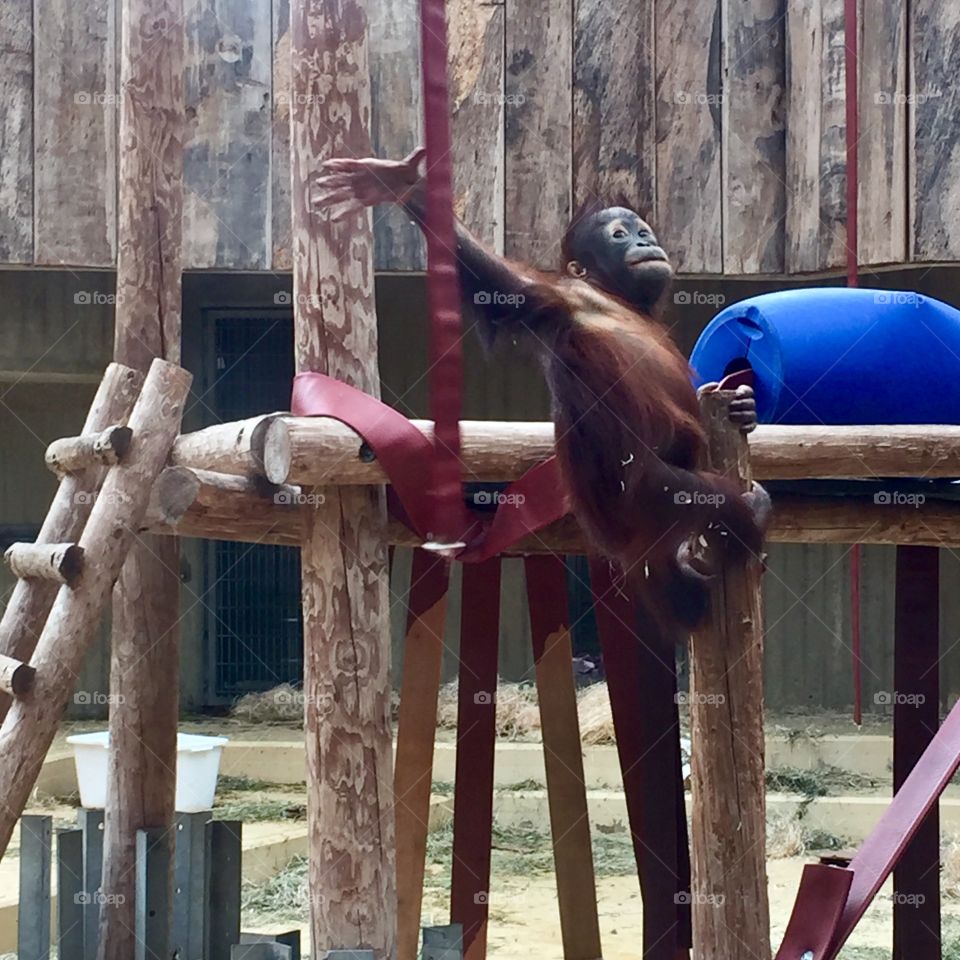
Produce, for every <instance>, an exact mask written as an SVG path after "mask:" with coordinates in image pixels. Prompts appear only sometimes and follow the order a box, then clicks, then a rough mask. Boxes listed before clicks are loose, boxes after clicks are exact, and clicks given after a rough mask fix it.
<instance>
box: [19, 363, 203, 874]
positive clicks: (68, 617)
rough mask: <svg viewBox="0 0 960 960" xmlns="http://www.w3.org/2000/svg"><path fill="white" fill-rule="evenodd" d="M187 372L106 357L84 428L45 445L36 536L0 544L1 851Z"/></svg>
mask: <svg viewBox="0 0 960 960" xmlns="http://www.w3.org/2000/svg"><path fill="white" fill-rule="evenodd" d="M191 380H192V378H191V376H190V374H189V373H187V371H186V370H184V369H182V368H181V367H179V366H177V365H176V364H172V363H167V362H166V361H164V360H154V361H153V363H152V365H151V367H150V370H149V372H148V373H147V375H146V377H144V376H143V375H142V374H140V373H138V372H137V371H136V370H132V369H130V368H129V367H124V366H122V365H121V364H117V363H113V364H111V365H110V366H109V367H108V368H107V370H106V373H105V375H104V378H103V381H102V382H101V384H100V388H99V389H98V391H97V394H96V397H95V398H94V401H93V405H92V406H91V408H90V412H89V414H88V415H87V419H86V423H85V424H84V427H83V432H82V434H81V435H80V436H79V437H71V438H67V439H64V440H58V441H56V442H55V443H53V444H51V446H50V447H49V448H48V450H47V456H46V460H47V465H48V466H49V467H50V468H51V469H52V470H54V471H55V472H56V473H57V474H58V476H59V477H60V486H59V488H58V490H57V493H56V496H55V497H54V500H53V504H52V505H51V507H50V511H49V513H48V514H47V517H46V520H45V521H44V523H43V526H42V528H41V530H40V534H39V536H38V538H37V542H36V543H16V544H14V545H13V546H11V547H10V549H9V550H8V551H7V553H6V560H7V562H8V563H9V564H10V567H11V569H12V570H13V572H14V573H15V574H16V575H17V577H18V582H17V585H16V587H15V589H14V591H13V594H12V595H11V598H10V602H9V603H8V605H7V607H6V610H5V611H4V614H3V617H2V619H0V721H2V726H0V857H2V855H3V853H4V852H5V851H6V849H7V845H8V843H9V842H10V836H11V834H12V832H13V828H14V826H15V825H16V822H17V820H18V819H19V817H20V815H21V813H22V812H23V809H24V807H25V806H26V804H27V800H28V798H29V796H30V792H31V791H32V789H33V786H34V784H35V783H36V780H37V777H38V776H39V774H40V770H41V767H42V766H43V761H44V758H45V757H46V754H47V751H48V750H49V749H50V745H51V744H52V742H53V738H54V736H55V735H56V731H57V727H58V725H59V723H60V720H61V717H62V716H63V712H64V710H65V709H66V706H67V702H68V700H69V698H70V695H71V693H72V692H73V689H74V685H75V684H76V679H77V677H78V676H79V674H80V670H81V669H82V667H83V662H84V659H85V657H86V654H87V652H88V650H89V648H90V646H91V644H92V642H93V639H94V636H95V634H96V630H97V627H98V625H99V623H100V619H101V617H102V615H103V610H104V607H105V606H106V604H107V602H108V600H109V598H110V593H111V591H112V589H113V584H114V582H115V580H116V579H117V577H118V576H119V574H120V569H121V567H122V566H123V562H124V560H125V558H126V555H127V553H128V551H129V550H130V547H131V545H132V544H133V541H134V538H135V537H136V536H137V533H138V531H139V529H140V528H141V525H142V523H143V520H144V516H145V514H146V512H147V506H148V504H149V502H150V496H151V492H152V490H153V487H154V484H155V482H156V480H157V477H158V476H159V474H160V472H161V470H163V468H164V465H165V464H166V461H167V459H168V457H169V455H170V448H171V447H172V446H173V443H174V441H175V440H176V438H177V435H178V433H179V432H180V421H181V418H182V415H183V409H184V406H185V404H186V400H187V395H188V393H189V390H190V383H191Z"/></svg>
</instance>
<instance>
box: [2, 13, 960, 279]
mask: <svg viewBox="0 0 960 960" xmlns="http://www.w3.org/2000/svg"><path fill="white" fill-rule="evenodd" d="M118 2H119V0H86V2H84V3H82V4H78V3H68V2H66V0H7V2H6V3H4V4H2V7H0V35H2V36H3V38H4V42H3V44H2V47H0V263H31V262H32V263H36V264H39V265H45V266H46V265H49V266H60V265H70V266H81V265H82V266H94V267H108V266H110V265H112V264H113V262H114V256H115V233H116V124H117V97H116V93H117V50H116V46H117V16H118V14H117V4H118ZM860 5H861V11H862V23H861V30H860V37H859V44H860V55H861V60H860V67H861V74H860V87H859V106H860V113H861V139H860V165H861V169H860V197H859V206H860V216H861V251H862V260H863V262H864V263H865V264H867V265H875V264H889V263H901V262H909V261H910V260H915V261H919V262H936V261H957V260H960V120H958V117H960V93H958V92H957V88H956V84H955V83H954V82H953V77H954V76H955V74H956V72H957V68H958V67H960V12H958V11H957V10H956V9H955V7H956V5H955V4H946V3H936V2H934V0H912V2H910V3H909V4H908V0H860ZM448 10H449V20H450V35H451V48H450V68H451V91H452V103H451V108H450V109H451V116H452V118H453V132H454V160H455V167H456V185H457V187H456V190H457V195H456V206H457V211H458V213H459V214H460V216H461V217H462V218H463V219H464V220H465V221H466V222H467V224H468V226H470V227H471V229H473V230H474V231H475V232H476V233H478V234H479V235H480V236H481V238H482V239H483V240H485V241H486V242H487V243H488V244H490V245H491V246H493V247H494V248H495V249H497V250H499V251H504V252H506V253H507V254H509V255H510V256H514V257H518V258H521V259H524V260H527V261H530V262H532V263H535V264H536V265H538V266H541V267H547V268H553V267H555V266H556V265H557V261H558V245H559V241H560V238H561V237H562V235H563V232H564V230H565V228H566V226H567V224H568V222H569V220H570V218H571V216H572V215H573V214H574V212H575V211H576V209H577V208H578V207H579V206H580V205H582V204H584V203H586V202H589V201H592V200H595V199H602V200H608V201H610V200H623V201H626V202H628V203H629V204H631V205H633V206H635V207H637V208H638V209H639V210H640V211H641V212H642V213H644V214H646V215H647V216H648V218H649V219H651V220H652V221H653V225H654V226H655V228H656V229H657V232H658V234H659V235H660V237H661V239H662V241H663V243H664V245H665V246H666V247H667V248H668V250H669V251H670V252H671V254H672V256H673V258H674V261H675V263H676V265H677V267H678V268H679V269H680V271H681V272H684V273H687V274H696V275H702V274H721V273H723V274H727V275H730V276H737V275H747V276H749V275H758V274H760V275H769V276H778V275H783V274H785V273H786V274H805V273H818V272H823V271H837V270H840V269H842V267H843V264H844V259H845V252H846V251H845V246H846V228H845V221H846V209H845V206H846V202H845V188H846V169H845V143H844V138H845V115H844V110H845V105H844V99H845V90H844V31H843V0H749V2H741V0H640V2H634V3H622V4H621V3H610V2H608V0H448ZM368 11H369V16H370V24H369V27H370V58H371V71H372V85H373V90H374V107H373V117H372V128H373V140H374V150H375V151H376V152H377V154H378V155H380V156H400V155H403V154H405V153H406V152H408V151H409V150H410V149H412V148H413V147H414V146H415V145H416V144H417V143H418V142H419V141H420V140H421V139H422V120H421V94H420V82H421V79H420V64H419V23H418V16H417V11H418V3H417V0H377V2H376V3H373V2H371V3H369V4H368ZM288 19H289V8H288V0H187V18H186V40H187V68H186V75H185V89H186V95H187V107H188V127H189V133H190V136H189V139H188V141H187V145H186V151H187V154H186V158H185V160H186V173H185V176H186V188H187V197H186V203H185V215H186V228H187V233H186V244H187V246H186V255H187V257H186V259H187V265H188V267H189V268H191V269H217V270H253V271H263V270H289V267H290V251H289V247H290V231H289V205H290V197H289V190H290V186H289V164H288V158H289V131H288V126H289V104H288V103H287V102H286V98H287V96H288V94H287V89H288V82H289V50H288V47H289V43H288V37H287V29H288V23H287V21H288ZM374 223H375V233H376V240H377V255H376V263H377V268H378V269H379V270H381V271H400V272H403V271H411V270H414V271H415V270H421V269H422V268H423V263H424V255H423V243H422V239H421V237H420V236H419V233H418V231H417V230H416V229H415V228H414V227H413V226H412V225H411V224H409V223H408V222H407V220H406V218H405V217H404V216H403V214H402V213H400V212H398V211H396V210H390V209H384V210H377V211H375V214H374Z"/></svg>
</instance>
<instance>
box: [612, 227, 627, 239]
mask: <svg viewBox="0 0 960 960" xmlns="http://www.w3.org/2000/svg"><path fill="white" fill-rule="evenodd" d="M626 236H627V231H626V230H624V229H623V227H617V229H616V230H614V231H613V239H614V240H623V239H624V237H626Z"/></svg>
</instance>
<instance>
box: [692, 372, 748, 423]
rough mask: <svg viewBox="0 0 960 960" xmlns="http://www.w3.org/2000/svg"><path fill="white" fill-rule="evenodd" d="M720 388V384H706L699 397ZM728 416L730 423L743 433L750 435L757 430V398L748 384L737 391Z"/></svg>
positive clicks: (699, 391)
mask: <svg viewBox="0 0 960 960" xmlns="http://www.w3.org/2000/svg"><path fill="white" fill-rule="evenodd" d="M719 388H720V384H719V383H705V384H704V385H703V386H702V387H700V389H699V390H697V396H698V397H699V396H701V395H702V394H704V393H710V392H712V391H713V390H718V389H719ZM728 416H729V418H730V422H731V423H734V424H736V425H737V426H738V427H739V428H740V432H741V433H750V432H752V431H753V430H756V428H757V398H756V396H755V395H754V392H753V387H751V386H748V385H747V384H741V385H740V386H739V387H737V389H736V393H735V395H734V397H733V399H732V400H731V401H730V406H729V407H728Z"/></svg>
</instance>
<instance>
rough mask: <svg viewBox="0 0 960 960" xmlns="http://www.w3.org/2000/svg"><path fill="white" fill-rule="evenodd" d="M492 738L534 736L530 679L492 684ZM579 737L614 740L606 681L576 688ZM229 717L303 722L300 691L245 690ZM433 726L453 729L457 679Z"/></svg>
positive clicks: (589, 741)
mask: <svg viewBox="0 0 960 960" xmlns="http://www.w3.org/2000/svg"><path fill="white" fill-rule="evenodd" d="M496 698H497V703H496V708H497V736H498V737H500V738H502V739H505V740H539V739H540V711H539V708H538V706H537V689H536V687H535V686H533V685H532V684H529V683H501V684H499V686H498V687H497V693H496ZM577 703H578V710H579V714H580V737H581V740H582V741H583V743H584V744H585V745H593V744H613V743H616V738H615V736H614V732H613V715H612V713H611V711H610V695H609V693H608V692H607V685H606V684H605V683H594V684H591V685H590V686H588V687H584V688H583V689H581V690H580V692H579V695H578V698H577ZM392 706H393V711H392V712H393V718H394V720H396V718H397V709H398V706H399V696H398V694H397V693H394V694H393V704H392ZM231 715H232V716H233V717H234V719H236V720H241V721H244V722H246V723H252V724H260V723H266V724H269V723H278V724H298V725H301V726H302V725H303V691H302V690H300V689H299V688H297V687H294V686H291V685H290V684H288V683H285V684H281V685H280V686H279V687H274V689H272V690H268V691H266V692H265V693H248V694H246V695H245V696H243V697H241V698H240V699H239V700H237V702H236V703H235V704H234V706H233V709H232V711H231ZM437 726H438V727H439V728H441V729H444V730H455V729H456V727H457V682H456V681H453V682H452V683H448V684H445V685H444V686H442V687H441V688H440V695H439V698H438V703H437Z"/></svg>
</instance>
